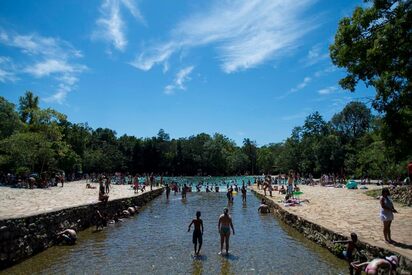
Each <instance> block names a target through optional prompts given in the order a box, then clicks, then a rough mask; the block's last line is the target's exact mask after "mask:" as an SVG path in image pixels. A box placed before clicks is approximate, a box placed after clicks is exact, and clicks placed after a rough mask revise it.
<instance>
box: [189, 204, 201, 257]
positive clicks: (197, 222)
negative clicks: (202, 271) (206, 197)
mask: <svg viewBox="0 0 412 275" xmlns="http://www.w3.org/2000/svg"><path fill="white" fill-rule="evenodd" d="M200 216H201V213H200V211H197V212H196V219H193V220H192V222H191V223H190V224H189V228H188V229H187V232H190V227H191V226H192V224H194V226H195V229H194V231H193V245H194V248H195V255H196V256H198V255H199V253H200V249H201V248H202V243H203V221H202V219H201V218H200ZM197 243H199V249H197Z"/></svg>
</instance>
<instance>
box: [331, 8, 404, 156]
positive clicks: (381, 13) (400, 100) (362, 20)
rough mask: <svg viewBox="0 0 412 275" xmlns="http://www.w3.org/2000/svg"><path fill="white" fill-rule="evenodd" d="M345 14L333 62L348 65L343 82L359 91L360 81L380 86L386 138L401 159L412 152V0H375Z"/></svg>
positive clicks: (378, 99)
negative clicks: (348, 14)
mask: <svg viewBox="0 0 412 275" xmlns="http://www.w3.org/2000/svg"><path fill="white" fill-rule="evenodd" d="M368 2H373V4H372V5H371V7H368V8H361V7H358V8H356V9H355V11H354V12H353V15H352V16H351V17H345V18H343V19H342V20H341V21H340V23H339V28H338V31H337V33H336V36H335V41H334V44H333V45H331V46H330V55H331V58H332V62H333V63H334V64H335V65H337V66H338V67H343V68H346V70H347V76H346V77H344V78H343V79H341V80H340V82H339V83H340V85H341V86H342V87H343V88H344V89H348V90H350V91H352V92H353V91H355V88H356V85H357V83H358V82H359V81H363V82H364V83H365V84H366V85H367V86H372V87H374V88H375V90H376V97H375V100H374V102H373V106H374V108H375V109H377V110H378V111H379V112H381V113H382V114H383V115H384V116H383V121H384V124H383V126H384V131H383V138H384V140H385V142H386V144H387V145H389V146H391V147H392V150H393V151H394V152H395V153H396V154H397V155H398V157H407V156H411V155H412V139H411V138H410V137H411V136H412V86H411V78H412V73H411V72H412V62H411V56H412V32H411V29H412V2H411V1H407V0H405V1H402V0H375V1H370V0H369V1H368Z"/></svg>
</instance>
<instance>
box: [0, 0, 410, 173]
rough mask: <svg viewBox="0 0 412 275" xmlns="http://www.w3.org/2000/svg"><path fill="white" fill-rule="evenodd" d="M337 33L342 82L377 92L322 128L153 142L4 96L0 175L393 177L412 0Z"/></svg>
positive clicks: (399, 149)
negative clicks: (278, 135)
mask: <svg viewBox="0 0 412 275" xmlns="http://www.w3.org/2000/svg"><path fill="white" fill-rule="evenodd" d="M366 2H370V5H368V6H367V7H357V8H356V9H355V10H354V12H353V14H352V16H350V17H344V18H343V19H342V20H341V21H340V23H339V26H338V29H337V33H336V35H335V39H334V42H333V44H332V45H330V57H331V60H332V62H333V64H334V65H336V66H337V67H340V68H343V69H345V70H346V76H345V77H344V78H342V79H341V80H340V82H339V84H340V86H341V87H342V88H343V89H347V90H349V91H351V92H355V91H356V85H357V84H358V82H363V83H365V84H366V85H367V86H369V87H371V88H374V89H375V91H376V95H375V98H374V99H373V101H372V107H373V108H374V109H375V110H376V111H377V113H378V115H377V116H373V115H372V114H371V111H370V108H368V107H367V106H366V105H365V104H363V103H361V102H350V103H349V104H347V105H346V106H345V107H344V108H343V110H341V111H340V112H338V113H336V114H335V115H334V116H333V117H332V118H331V120H330V121H325V120H324V119H323V118H322V116H321V115H320V114H319V113H317V112H315V113H313V114H310V115H309V116H308V117H307V118H306V119H305V121H304V124H303V125H301V126H298V127H295V128H294V129H293V131H292V133H291V135H290V137H288V138H287V139H286V140H285V141H284V142H281V143H273V144H268V145H265V146H262V147H258V146H257V145H256V142H255V141H253V140H250V139H244V141H243V144H242V146H238V145H237V144H236V143H235V142H234V141H233V140H231V139H230V138H228V137H225V136H224V135H222V134H218V133H216V134H214V135H213V136H211V135H209V134H206V133H200V134H197V135H194V136H190V137H187V138H179V139H171V138H170V137H169V135H168V134H167V133H165V131H164V130H162V129H160V130H159V133H158V134H157V136H155V137H152V138H137V137H134V136H127V135H123V136H121V137H118V136H117V135H116V132H115V131H113V130H111V129H107V128H104V129H103V128H98V129H92V128H91V127H89V126H88V125H87V124H78V123H71V122H70V121H68V120H67V117H66V116H65V115H64V114H61V113H59V112H57V111H56V110H53V109H50V108H48V109H41V108H40V107H39V98H38V97H37V96H35V95H34V94H33V93H31V92H26V93H25V94H24V95H23V96H22V97H20V100H19V104H18V106H15V105H14V104H12V103H10V102H8V101H7V100H6V99H5V98H3V97H0V169H1V170H0V171H1V172H3V173H7V172H11V173H15V174H20V175H25V174H28V173H32V172H36V173H43V172H53V171H61V170H63V171H65V172H66V173H73V172H74V173H84V172H115V171H119V172H130V173H133V174H134V173H145V172H146V173H151V172H153V173H157V174H164V175H199V174H201V175H236V174H261V173H286V172H287V171H289V170H291V169H292V170H294V171H298V172H300V173H301V174H302V175H308V174H309V173H311V174H312V175H314V176H319V175H320V174H321V173H335V174H337V175H341V176H343V175H344V176H346V177H357V178H359V177H363V176H369V177H371V178H392V179H393V178H395V177H397V176H401V175H405V174H406V173H407V172H406V165H407V163H408V161H409V162H410V161H412V84H411V78H412V73H411V72H412V62H411V56H412V32H411V30H412V1H403V0H374V1H372V0H368V1H366Z"/></svg>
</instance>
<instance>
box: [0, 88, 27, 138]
mask: <svg viewBox="0 0 412 275" xmlns="http://www.w3.org/2000/svg"><path fill="white" fill-rule="evenodd" d="M14 109H15V106H14V104H12V103H10V102H8V101H7V100H6V99H5V98H4V97H1V96H0V139H2V138H6V137H8V136H11V135H12V134H13V133H15V132H18V131H19V130H21V128H22V127H23V123H21V121H20V119H19V115H18V113H17V112H16V111H15V110H14Z"/></svg>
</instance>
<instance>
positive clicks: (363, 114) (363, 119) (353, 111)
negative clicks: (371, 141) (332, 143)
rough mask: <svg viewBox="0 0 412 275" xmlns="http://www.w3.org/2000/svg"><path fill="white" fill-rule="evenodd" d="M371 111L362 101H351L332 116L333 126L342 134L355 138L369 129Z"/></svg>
mask: <svg viewBox="0 0 412 275" xmlns="http://www.w3.org/2000/svg"><path fill="white" fill-rule="evenodd" d="M371 119H372V115H371V111H370V110H369V108H368V107H366V105H365V104H364V103H361V102H357V101H352V102H350V103H348V104H347V105H346V106H345V108H343V110H342V111H341V112H339V113H337V114H335V115H334V116H333V117H332V120H331V122H332V125H333V127H334V128H335V129H336V130H337V131H338V132H339V133H340V134H342V135H343V136H345V137H347V138H350V139H355V138H359V137H361V136H362V135H363V134H364V133H365V132H367V131H368V130H369V124H370V122H371Z"/></svg>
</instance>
